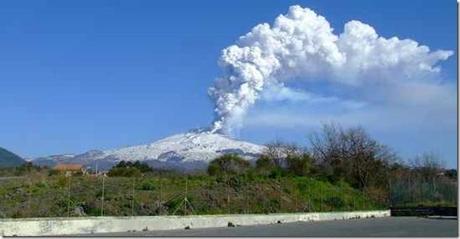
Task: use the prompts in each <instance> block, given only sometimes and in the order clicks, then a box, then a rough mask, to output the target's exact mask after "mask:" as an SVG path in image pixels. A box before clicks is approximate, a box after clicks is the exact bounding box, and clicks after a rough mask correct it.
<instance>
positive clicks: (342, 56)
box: [209, 5, 453, 134]
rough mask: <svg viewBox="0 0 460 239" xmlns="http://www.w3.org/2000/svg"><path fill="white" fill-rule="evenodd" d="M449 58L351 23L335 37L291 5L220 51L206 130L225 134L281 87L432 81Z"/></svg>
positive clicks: (325, 26)
mask: <svg viewBox="0 0 460 239" xmlns="http://www.w3.org/2000/svg"><path fill="white" fill-rule="evenodd" d="M452 54H453V52H452V51H445V50H437V51H431V50H430V49H429V48H428V47H427V46H424V45H420V44H419V43H418V42H416V41H414V40H411V39H399V38H398V37H391V38H384V37H381V36H379V35H378V34H377V32H376V31H375V29H374V28H373V27H372V26H370V25H367V24H365V23H362V22H360V21H357V20H352V21H349V22H347V23H346V24H345V25H344V30H343V32H342V33H341V34H335V33H334V32H333V29H332V28H331V26H330V24H329V22H328V21H327V20H326V19H325V18H324V17H323V16H320V15H318V14H316V13H315V12H314V11H312V10H310V9H308V8H302V7H300V6H297V5H296V6H291V7H290V8H289V11H288V13H287V14H285V15H279V16H278V17H277V18H276V19H275V21H274V23H273V24H272V25H269V24H267V23H263V24H259V25H257V26H255V27H254V28H253V29H252V30H251V31H250V32H249V33H247V34H246V35H244V36H241V37H240V38H239V39H238V41H237V42H236V43H235V44H234V45H231V46H229V47H227V48H225V49H223V50H222V54H221V56H220V59H219V66H220V67H221V69H222V76H220V77H218V78H217V79H216V80H215V83H214V85H213V86H212V87H210V88H209V95H210V97H211V98H212V99H213V101H214V103H215V109H214V111H215V114H216V118H215V121H214V123H213V126H212V131H213V132H221V133H227V134H231V132H232V130H233V129H235V128H238V127H239V125H240V123H241V121H242V119H243V117H244V115H245V113H246V112H247V110H248V109H249V108H250V107H251V106H252V105H254V104H255V103H256V102H257V100H259V98H260V97H261V95H262V93H263V92H264V91H265V90H267V89H269V88H273V87H277V88H281V89H282V88H287V86H286V83H287V82H294V81H312V82H313V81H327V82H328V83H332V84H340V85H349V86H358V85H363V84H377V83H378V82H397V81H404V82H412V81H418V80H420V79H430V76H431V75H434V74H437V73H438V72H439V71H440V68H439V66H437V64H438V62H440V61H443V60H446V59H447V58H448V57H449V56H451V55H452ZM301 90H302V91H304V92H308V89H301ZM284 92H297V91H296V89H294V90H291V91H284Z"/></svg>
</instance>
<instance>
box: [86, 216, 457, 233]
mask: <svg viewBox="0 0 460 239" xmlns="http://www.w3.org/2000/svg"><path fill="white" fill-rule="evenodd" d="M457 225H458V221H457V219H456V218H454V219H452V218H420V217H386V218H370V219H354V220H344V221H341V220H340V221H323V222H297V223H285V224H272V225H261V226H241V227H225V228H209V229H193V228H192V229H189V230H185V229H184V230H173V231H143V232H125V233H103V234H91V236H130V237H135V236H153V237H156V236H158V237H160V236H176V237H187V236H191V237H206V236H208V237H268V236H276V237H325V236H327V237H457V236H458V226H457ZM86 236H88V235H86Z"/></svg>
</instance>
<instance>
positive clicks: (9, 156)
mask: <svg viewBox="0 0 460 239" xmlns="http://www.w3.org/2000/svg"><path fill="white" fill-rule="evenodd" d="M23 163H25V160H24V159H22V158H21V157H19V156H17V155H16V154H14V153H12V152H10V151H8V150H6V149H4V148H1V147H0V167H15V166H19V165H21V164H23Z"/></svg>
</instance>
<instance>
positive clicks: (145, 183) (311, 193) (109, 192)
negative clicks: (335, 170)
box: [0, 176, 381, 217]
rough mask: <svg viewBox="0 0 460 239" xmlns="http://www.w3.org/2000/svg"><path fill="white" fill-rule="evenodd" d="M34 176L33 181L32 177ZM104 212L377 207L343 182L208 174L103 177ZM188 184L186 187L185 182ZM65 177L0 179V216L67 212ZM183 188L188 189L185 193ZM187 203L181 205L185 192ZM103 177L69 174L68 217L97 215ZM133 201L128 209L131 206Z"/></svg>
mask: <svg viewBox="0 0 460 239" xmlns="http://www.w3.org/2000/svg"><path fill="white" fill-rule="evenodd" d="M32 178H33V179H32ZM104 184H105V190H104V198H105V200H104V215H114V216H115V215H119V216H122V215H131V214H132V213H134V215H160V214H163V215H165V214H168V215H171V214H173V213H175V214H176V215H181V214H222V213H276V212H308V211H341V210H364V209H377V208H381V207H379V206H377V205H375V204H373V203H372V202H371V201H370V200H368V199H367V198H366V197H365V196H364V195H363V194H362V193H361V192H359V191H357V190H355V189H353V188H351V187H350V186H348V185H347V184H345V183H338V184H337V185H332V184H330V183H328V182H322V181H317V180H314V179H310V178H305V177H284V178H281V179H279V180H276V179H269V178H262V177H258V178H257V177H256V178H252V179H248V178H245V177H238V178H233V179H231V180H228V181H226V180H224V179H217V178H214V177H209V176H191V177H189V179H188V180H186V179H185V178H184V177H167V178H161V179H160V178H158V177H148V178H141V179H135V181H134V185H135V186H134V203H133V204H132V193H133V190H132V189H133V186H132V185H133V179H132V178H106V179H105V182H104ZM186 185H187V186H186ZM68 186H69V181H68V178H65V177H63V176H52V177H46V176H34V177H26V178H21V179H9V180H0V199H1V201H2V203H1V204H0V217H50V216H67V215H68V213H69V212H68V210H67V206H68V202H69V201H68V199H69V191H68ZM185 192H187V193H185ZM185 194H187V198H188V200H189V201H190V204H191V207H190V206H188V207H184V206H183V204H181V203H182V202H183V199H184V196H185ZM101 196H102V178H93V177H72V178H71V181H70V208H71V210H70V215H71V216H76V215H77V213H76V212H75V208H76V207H80V208H82V209H83V210H84V212H85V214H86V215H100V213H101ZM132 205H133V208H132Z"/></svg>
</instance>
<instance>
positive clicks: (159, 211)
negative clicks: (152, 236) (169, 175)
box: [158, 176, 163, 215]
mask: <svg viewBox="0 0 460 239" xmlns="http://www.w3.org/2000/svg"><path fill="white" fill-rule="evenodd" d="M159 180H160V200H159V202H158V213H159V214H160V215H162V214H163V202H162V200H163V195H162V194H163V182H162V181H161V176H160V177H159Z"/></svg>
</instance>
